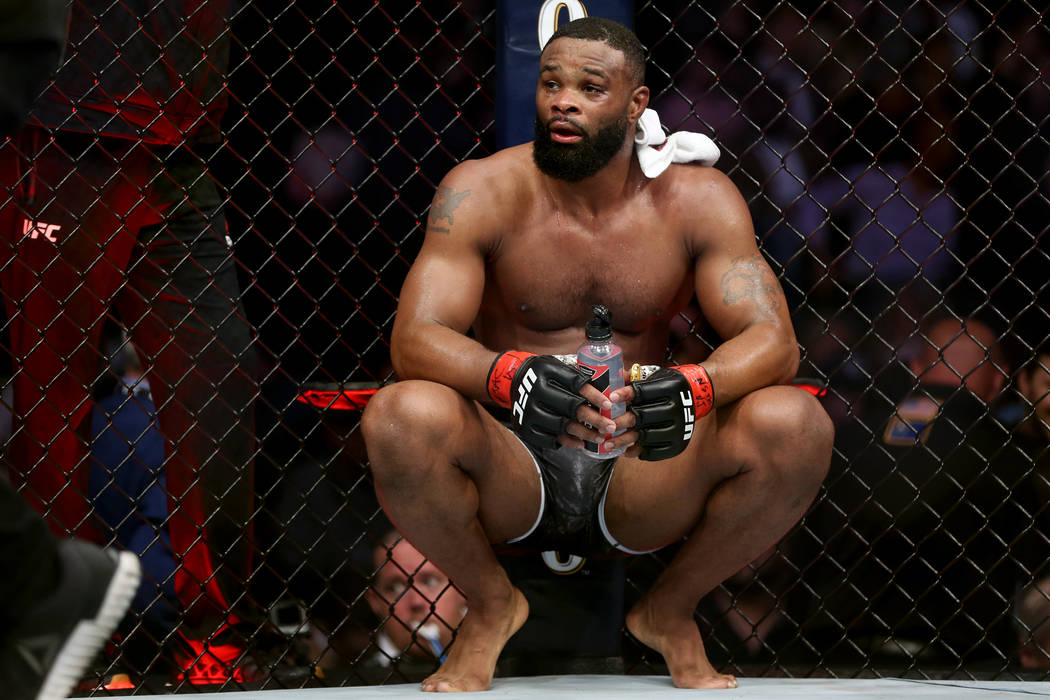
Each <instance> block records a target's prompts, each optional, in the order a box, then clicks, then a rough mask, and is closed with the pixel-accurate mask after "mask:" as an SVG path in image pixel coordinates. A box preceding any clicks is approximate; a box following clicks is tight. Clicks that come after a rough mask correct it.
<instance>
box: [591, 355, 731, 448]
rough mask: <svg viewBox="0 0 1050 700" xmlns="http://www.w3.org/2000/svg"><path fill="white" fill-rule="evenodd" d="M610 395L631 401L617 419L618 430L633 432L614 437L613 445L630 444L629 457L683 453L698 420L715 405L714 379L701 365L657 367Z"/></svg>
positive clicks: (612, 397) (617, 398) (617, 399)
mask: <svg viewBox="0 0 1050 700" xmlns="http://www.w3.org/2000/svg"><path fill="white" fill-rule="evenodd" d="M609 398H610V399H611V400H615V401H621V400H622V401H627V402H629V406H628V410H627V412H626V413H625V414H624V415H623V416H621V417H620V418H618V419H617V429H623V428H627V429H630V430H631V432H628V433H625V434H623V435H620V436H619V437H617V438H614V439H613V442H614V444H615V445H616V446H619V445H621V444H624V445H628V444H630V445H632V446H631V448H630V449H629V451H628V452H627V454H628V456H632V457H634V456H637V457H638V458H640V459H645V460H650V461H657V460H661V459H668V458H670V457H674V456H675V455H678V454H681V453H682V451H683V450H685V448H686V446H687V445H688V444H689V440H690V438H692V436H693V426H694V424H695V422H696V421H697V420H698V419H699V418H702V417H703V416H705V415H707V414H708V413H709V412H710V411H711V409H712V408H713V407H714V390H713V389H712V388H711V380H710V379H709V378H708V376H707V372H706V371H705V370H704V368H703V367H701V366H700V365H679V366H677V367H667V368H664V369H661V370H658V371H657V372H655V373H653V374H652V375H651V376H650V377H648V378H647V379H644V380H641V381H636V382H633V383H632V384H631V385H630V386H627V387H624V388H623V389H618V390H617V391H615V392H613V394H612V395H611V396H610V397H609Z"/></svg>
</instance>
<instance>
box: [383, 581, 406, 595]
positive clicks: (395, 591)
mask: <svg viewBox="0 0 1050 700" xmlns="http://www.w3.org/2000/svg"><path fill="white" fill-rule="evenodd" d="M404 592H405V584H404V583H402V582H401V581H397V582H394V583H388V584H386V585H385V586H383V593H384V594H385V595H386V596H387V597H388V598H393V597H396V596H399V595H401V594H402V593H404Z"/></svg>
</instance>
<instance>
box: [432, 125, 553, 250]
mask: <svg viewBox="0 0 1050 700" xmlns="http://www.w3.org/2000/svg"><path fill="white" fill-rule="evenodd" d="M534 171H535V167H534V166H533V165H532V159H531V151H530V150H528V147H527V146H517V147H514V148H507V149H504V150H502V151H499V152H497V153H494V154H492V155H490V156H487V157H485V158H480V159H477V160H468V161H464V162H463V163H460V164H459V165H457V166H456V167H455V168H453V169H452V170H450V171H449V172H448V174H447V175H446V176H445V177H444V178H443V179H442V181H441V183H440V184H439V185H438V188H437V191H436V193H435V195H434V201H433V203H432V204H431V207H430V215H429V217H428V219H427V229H428V232H435V233H446V234H447V233H452V232H453V231H454V230H455V229H456V228H458V227H460V226H462V225H469V227H470V228H471V229H472V230H473V229H477V231H476V232H477V233H481V232H492V233H495V232H498V231H500V230H502V229H503V228H504V227H506V226H507V225H508V224H509V223H510V222H512V221H514V220H515V218H516V217H517V215H518V209H519V208H521V207H522V206H524V205H525V203H527V202H528V201H529V199H530V194H531V192H532V191H533V190H534V189H535V181H536V178H535V176H534V174H533V173H534Z"/></svg>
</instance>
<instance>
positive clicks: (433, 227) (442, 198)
mask: <svg viewBox="0 0 1050 700" xmlns="http://www.w3.org/2000/svg"><path fill="white" fill-rule="evenodd" d="M469 196H470V190H463V191H462V192H454V191H453V190H452V188H451V187H446V186H445V185H441V186H440V187H438V191H437V195H435V197H434V203H433V204H431V205H430V216H429V218H428V219H427V230H428V231H436V232H438V233H451V232H452V228H451V227H452V225H453V224H454V223H456V221H455V219H454V217H453V215H454V213H455V211H456V209H458V208H459V205H460V204H462V203H463V200H464V199H466V198H467V197H469ZM439 219H448V226H438V225H437V222H438V220H439Z"/></svg>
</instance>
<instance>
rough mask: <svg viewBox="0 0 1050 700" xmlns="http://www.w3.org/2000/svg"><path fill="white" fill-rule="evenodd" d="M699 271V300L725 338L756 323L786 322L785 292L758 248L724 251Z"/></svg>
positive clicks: (714, 325) (708, 317)
mask: <svg viewBox="0 0 1050 700" xmlns="http://www.w3.org/2000/svg"><path fill="white" fill-rule="evenodd" d="M699 268H700V271H698V274H697V298H698V299H700V305H701V308H702V309H703V311H704V316H705V317H706V318H707V319H708V321H709V322H710V323H711V325H712V326H713V327H714V329H715V330H716V331H717V332H718V333H719V335H721V336H722V337H723V338H730V337H733V336H735V335H737V334H738V333H740V332H741V331H743V330H744V329H745V328H747V327H749V326H753V325H756V324H761V323H779V322H784V321H786V314H787V308H786V303H785V300H784V292H783V290H782V289H781V287H780V282H779V281H778V280H777V278H776V275H775V274H773V270H772V269H770V267H769V264H768V263H767V262H766V260H765V258H764V257H762V254H761V253H760V252H759V251H758V250H757V248H756V249H754V250H752V251H747V250H739V251H732V252H730V253H728V254H723V253H721V252H720V253H719V254H718V255H717V256H713V259H710V260H708V261H705V262H704V263H702V264H701V265H700V266H699Z"/></svg>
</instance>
